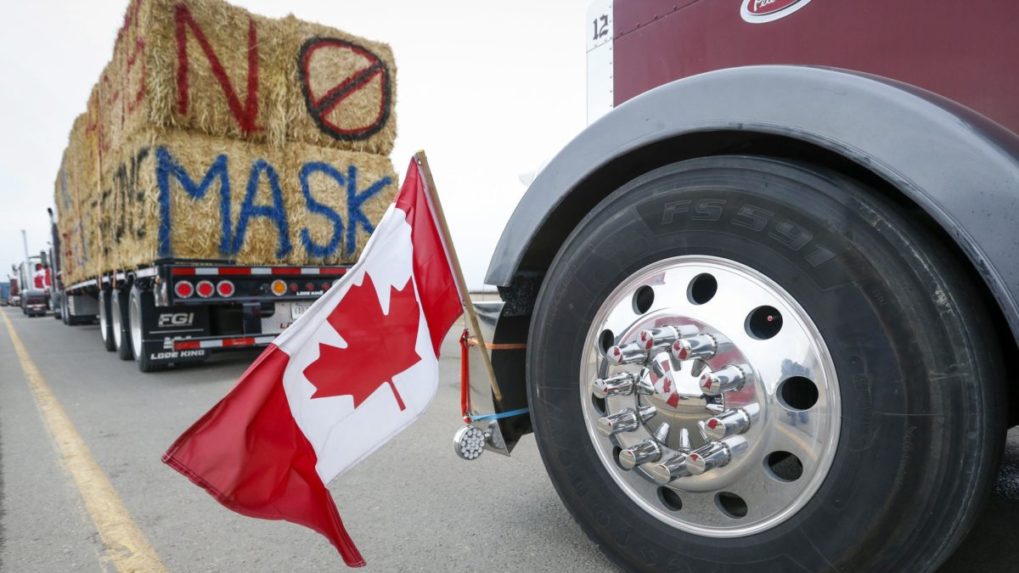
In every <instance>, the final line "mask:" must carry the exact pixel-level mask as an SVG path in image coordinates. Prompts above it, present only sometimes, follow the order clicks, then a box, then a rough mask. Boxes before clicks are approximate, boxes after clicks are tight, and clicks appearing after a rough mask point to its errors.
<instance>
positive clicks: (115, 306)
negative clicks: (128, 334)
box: [110, 297, 123, 348]
mask: <svg viewBox="0 0 1019 573" xmlns="http://www.w3.org/2000/svg"><path fill="white" fill-rule="evenodd" d="M110 319H111V320H110V324H111V325H112V326H113V346H115V347H116V348H120V345H121V344H122V343H123V341H122V340H121V339H120V338H121V332H120V300H119V298H118V297H111V300H110Z"/></svg>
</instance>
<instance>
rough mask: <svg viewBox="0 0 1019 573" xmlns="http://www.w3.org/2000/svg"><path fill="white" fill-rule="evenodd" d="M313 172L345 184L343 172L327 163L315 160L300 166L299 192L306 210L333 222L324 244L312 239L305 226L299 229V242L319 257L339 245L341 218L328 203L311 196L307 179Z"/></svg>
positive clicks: (327, 254)
mask: <svg viewBox="0 0 1019 573" xmlns="http://www.w3.org/2000/svg"><path fill="white" fill-rule="evenodd" d="M313 173H322V174H324V175H326V176H327V177H331V178H333V180H335V181H336V183H337V184H338V185H340V186H341V187H342V186H343V185H345V183H344V180H343V174H342V173H340V172H339V171H338V170H337V169H336V168H335V167H333V166H332V165H329V164H328V163H322V162H320V161H315V162H312V163H307V164H305V165H304V167H301V192H302V193H304V201H305V202H306V203H307V204H308V210H309V211H311V212H312V213H315V214H318V215H322V216H323V217H325V218H326V219H329V222H331V223H332V224H333V234H332V235H331V236H330V237H329V242H328V243H326V244H325V245H320V244H318V243H316V242H315V241H313V240H312V238H311V232H309V231H308V228H307V227H304V228H303V229H301V244H302V245H304V250H305V251H307V253H308V254H309V255H311V256H313V257H320V258H321V257H328V256H329V255H331V254H333V253H335V252H336V248H337V247H338V246H339V245H340V241H342V240H343V218H342V217H340V214H339V213H337V212H336V211H333V210H332V209H331V208H330V207H329V206H328V205H323V204H322V203H319V202H318V201H316V200H315V198H314V197H312V196H311V186H310V185H309V184H308V179H309V178H310V177H311V175H312V174H313Z"/></svg>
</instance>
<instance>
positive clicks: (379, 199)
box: [286, 144, 399, 265]
mask: <svg viewBox="0 0 1019 573" xmlns="http://www.w3.org/2000/svg"><path fill="white" fill-rule="evenodd" d="M286 165H287V167H286V172H287V184H288V186H289V187H292V189H288V193H287V194H286V197H287V198H288V200H289V201H290V202H291V205H290V206H288V214H289V216H290V228H291V229H292V231H291V232H292V234H293V235H294V247H295V249H294V257H293V258H292V259H291V260H292V262H294V263H295V264H305V263H309V264H326V265H331V264H339V263H352V262H354V261H356V260H357V257H358V256H359V255H360V254H361V250H362V249H363V248H364V245H365V243H366V242H367V241H368V237H369V236H370V235H371V233H372V231H374V230H375V225H376V224H378V222H379V221H380V220H381V219H382V215H383V214H385V212H386V209H387V208H388V207H389V205H390V203H392V202H393V199H394V198H395V197H396V193H397V191H398V187H399V182H398V181H397V177H396V174H395V173H394V172H393V165H392V163H391V162H390V161H389V158H388V157H383V156H381V155H371V154H367V153H356V152H351V151H341V150H338V149H329V148H324V147H318V146H314V145H307V144H291V145H290V146H289V147H288V148H287V151H286Z"/></svg>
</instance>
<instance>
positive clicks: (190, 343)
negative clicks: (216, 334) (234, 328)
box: [173, 335, 276, 350]
mask: <svg viewBox="0 0 1019 573" xmlns="http://www.w3.org/2000/svg"><path fill="white" fill-rule="evenodd" d="M275 338H276V336H275V335H273V336H240V337H236V338H217V339H215V340H174V341H173V349H174V350H198V349H205V348H244V347H247V346H256V345H259V344H270V343H271V342H272V341H273V340H274V339H275Z"/></svg>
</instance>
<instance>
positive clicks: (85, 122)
mask: <svg viewBox="0 0 1019 573" xmlns="http://www.w3.org/2000/svg"><path fill="white" fill-rule="evenodd" d="M98 167H99V165H98V160H97V154H96V146H95V138H94V136H93V132H91V131H90V129H89V116H88V114H87V113H85V114H81V115H79V116H78V117H77V118H76V119H75V121H74V124H73V126H72V128H71V133H70V135H69V136H68V145H67V150H66V151H65V153H64V164H63V166H62V169H61V177H60V181H61V184H62V186H63V188H64V193H65V194H66V197H67V199H68V200H69V202H70V206H69V207H68V205H66V204H64V203H61V202H58V203H57V206H58V212H59V215H60V217H61V218H64V217H65V216H67V217H68V228H67V229H65V231H66V232H68V233H70V235H71V240H70V241H69V245H70V249H71V251H72V255H73V261H72V266H73V269H74V271H73V275H74V277H75V279H76V280H81V279H83V278H84V277H85V276H87V274H88V273H89V272H91V270H92V267H93V266H94V265H96V264H98V262H97V261H94V260H93V250H92V248H91V247H93V246H94V245H95V242H94V241H92V240H90V239H89V237H90V235H91V234H93V233H94V232H95V229H93V228H92V227H91V225H92V223H93V222H94V221H95V220H96V219H95V213H94V212H93V210H92V208H91V204H92V202H93V201H94V200H95V198H96V196H97V194H98V193H97V190H98V185H99V183H98ZM79 273H80V274H79Z"/></svg>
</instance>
